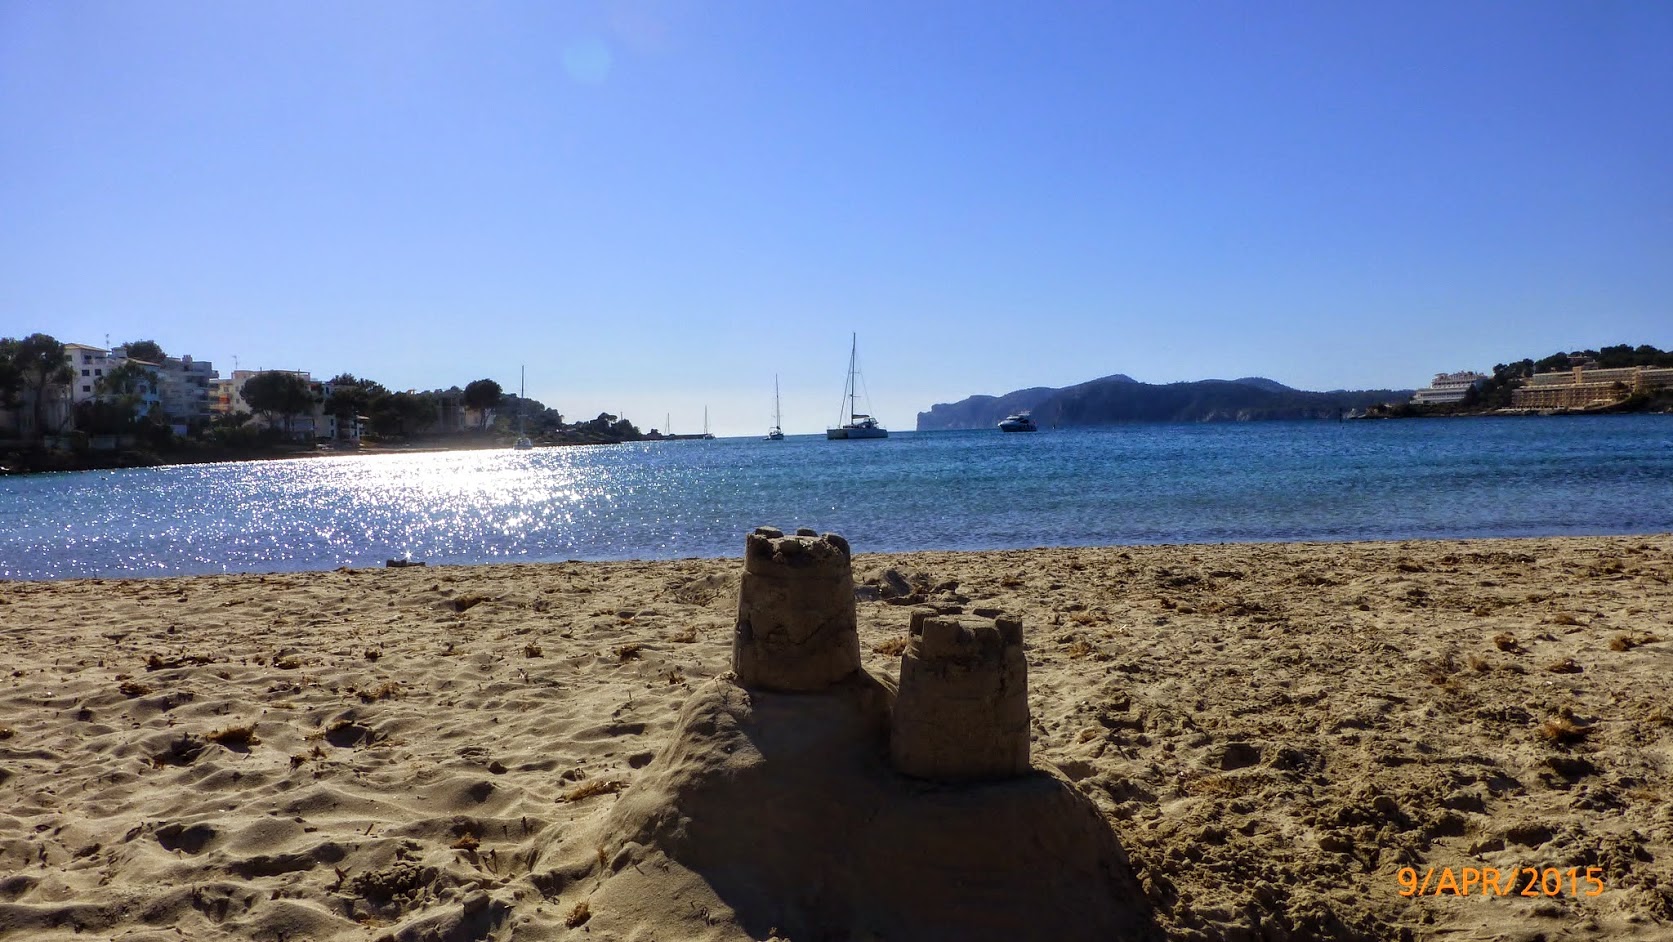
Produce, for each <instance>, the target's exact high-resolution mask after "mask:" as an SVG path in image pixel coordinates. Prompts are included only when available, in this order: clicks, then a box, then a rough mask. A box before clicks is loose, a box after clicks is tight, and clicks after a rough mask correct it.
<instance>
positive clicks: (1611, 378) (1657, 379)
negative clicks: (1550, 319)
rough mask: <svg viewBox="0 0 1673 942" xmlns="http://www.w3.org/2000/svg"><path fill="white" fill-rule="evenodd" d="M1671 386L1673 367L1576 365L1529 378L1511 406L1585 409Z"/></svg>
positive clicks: (1512, 395)
mask: <svg viewBox="0 0 1673 942" xmlns="http://www.w3.org/2000/svg"><path fill="white" fill-rule="evenodd" d="M1670 387H1673V367H1646V366H1628V367H1618V368H1615V369H1593V368H1588V367H1586V366H1575V367H1572V368H1570V369H1567V370H1560V371H1558V372H1555V373H1536V374H1534V375H1533V376H1530V377H1528V381H1527V382H1526V383H1524V384H1523V385H1522V386H1521V387H1519V388H1517V389H1513V390H1511V393H1510V404H1511V407H1512V408H1514V409H1583V408H1587V407H1589V406H1599V405H1608V404H1611V403H1615V402H1619V401H1620V400H1622V399H1625V398H1627V397H1628V396H1631V395H1634V394H1641V393H1648V392H1652V391H1654V390H1657V389H1667V388H1670Z"/></svg>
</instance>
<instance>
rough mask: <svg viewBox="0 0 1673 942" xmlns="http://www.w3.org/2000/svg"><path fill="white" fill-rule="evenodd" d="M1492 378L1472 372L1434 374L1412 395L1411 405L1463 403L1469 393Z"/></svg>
mask: <svg viewBox="0 0 1673 942" xmlns="http://www.w3.org/2000/svg"><path fill="white" fill-rule="evenodd" d="M1491 378H1492V377H1490V376H1487V375H1485V374H1482V373H1476V372H1472V371H1467V370H1466V371H1461V372H1457V373H1436V374H1435V378H1434V379H1433V380H1432V381H1430V383H1429V385H1428V386H1425V387H1424V388H1422V389H1419V390H1418V391H1417V392H1415V393H1413V394H1412V404H1413V405H1419V406H1431V405H1439V404H1441V403H1446V402H1463V401H1464V397H1465V396H1466V395H1468V394H1469V391H1470V390H1471V389H1473V388H1475V387H1477V386H1480V385H1482V384H1483V383H1486V382H1487V381H1488V380H1489V379H1491Z"/></svg>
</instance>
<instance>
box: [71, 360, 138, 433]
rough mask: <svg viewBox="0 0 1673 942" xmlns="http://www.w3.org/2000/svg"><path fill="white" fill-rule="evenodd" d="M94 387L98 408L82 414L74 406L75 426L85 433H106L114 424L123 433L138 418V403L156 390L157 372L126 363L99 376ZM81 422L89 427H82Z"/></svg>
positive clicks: (136, 364) (82, 411)
mask: <svg viewBox="0 0 1673 942" xmlns="http://www.w3.org/2000/svg"><path fill="white" fill-rule="evenodd" d="M94 388H95V389H96V390H97V392H98V394H99V402H100V406H101V408H98V409H88V410H85V414H84V410H82V409H81V408H80V407H77V410H76V427H77V428H79V429H81V430H82V431H86V432H95V431H106V432H109V431H113V429H110V428H108V426H111V425H117V426H122V428H121V429H116V430H126V429H127V428H128V427H131V426H132V425H133V423H134V420H135V419H137V418H139V414H140V408H139V407H140V403H141V402H143V401H145V397H146V396H147V395H148V394H150V393H152V392H155V391H156V389H157V373H156V371H155V370H153V369H151V368H150V367H147V366H145V365H143V364H141V363H137V362H135V361H133V360H129V361H127V362H126V363H123V364H122V365H121V366H118V367H117V368H115V369H113V370H111V371H110V372H109V373H106V374H105V375H104V376H102V377H100V379H99V382H98V385H97V386H96V387H94ZM86 404H87V403H85V402H84V403H82V405H86ZM84 419H86V420H87V421H88V422H89V423H91V424H90V425H84V424H83V420H84ZM93 426H99V427H100V428H99V429H95V428H94V427H93Z"/></svg>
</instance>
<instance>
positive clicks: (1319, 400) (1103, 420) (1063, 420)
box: [918, 374, 1411, 432]
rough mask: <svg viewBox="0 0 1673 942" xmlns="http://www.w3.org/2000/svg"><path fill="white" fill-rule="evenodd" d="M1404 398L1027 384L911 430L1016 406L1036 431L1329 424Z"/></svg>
mask: <svg viewBox="0 0 1673 942" xmlns="http://www.w3.org/2000/svg"><path fill="white" fill-rule="evenodd" d="M1410 398H1411V390H1388V389H1374V390H1333V391H1331V392H1307V391H1304V390H1299V389H1291V388H1290V387H1288V386H1285V385H1283V384H1282V383H1278V382H1275V381H1273V380H1270V379H1265V378H1262V377H1245V378H1243V379H1238V380H1221V379H1205V380H1198V381H1196V382H1190V383H1168V384H1166V385H1155V384H1151V383H1140V382H1137V381H1135V380H1133V379H1132V378H1131V377H1128V376H1123V375H1119V374H1117V375H1115V376H1106V377H1103V378H1101V379H1095V380H1091V381H1090V382H1085V383H1081V384H1079V385H1076V386H1067V387H1064V388H1062V389H1051V388H1048V387H1034V388H1032V389H1019V390H1016V391H1015V392H1009V393H1006V394H1005V395H1003V396H970V397H969V398H966V399H962V400H960V401H958V402H954V403H937V404H936V405H934V406H931V407H930V410H929V411H928V412H920V413H918V431H920V432H927V431H934V430H938V429H958V428H989V427H992V426H994V425H996V424H998V422H999V420H1000V419H1003V418H1004V417H1005V416H1007V415H1009V414H1010V413H1012V412H1016V411H1018V410H1021V409H1030V410H1032V411H1033V413H1034V419H1035V421H1036V422H1038V423H1040V425H1042V426H1075V425H1110V424H1114V423H1118V422H1250V421H1261V420H1269V419H1333V418H1336V417H1337V415H1338V414H1339V413H1341V412H1343V411H1351V410H1357V409H1367V408H1369V407H1371V406H1374V405H1379V404H1381V403H1384V402H1390V401H1399V402H1404V401H1406V400H1407V399H1410Z"/></svg>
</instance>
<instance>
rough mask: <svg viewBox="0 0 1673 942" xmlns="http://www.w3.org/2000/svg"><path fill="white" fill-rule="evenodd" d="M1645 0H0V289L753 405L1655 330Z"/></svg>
mask: <svg viewBox="0 0 1673 942" xmlns="http://www.w3.org/2000/svg"><path fill="white" fill-rule="evenodd" d="M1669 49H1673V3H1667V2H1662V0H1645V2H1636V3H1610V2H1591V0H1574V2H1567V3H1548V2H1528V0H1515V2H1493V3H1486V2H1469V0H1465V2H1456V0H1454V2H1435V3H1412V2H1399V3H1392V2H1391V3H1341V2H1334V0H1333V2H1318V3H1293V2H1272V3H1258V4H1256V3H1247V2H1210V3H1161V2H1148V3H1118V2H1111V3H1102V2H1099V3H1081V2H1061V3H1051V4H1031V3H1021V2H1015V3H977V2H970V0H956V2H955V0H948V2H908V3H900V2H895V0H888V2H876V3H869V2H838V3H777V2H766V0H751V2H727V3H710V4H699V3H684V2H679V3H632V2H629V3H610V4H600V3H587V2H562V3H546V2H519V3H491V2H482V3H476V2H472V3H464V2H460V3H448V4H438V3H428V2H415V0H400V2H371V0H356V2H352V3H327V2H284V3H279V2H272V3H227V2H222V0H213V2H208V0H206V2H191V3H187V2H166V0H147V2H140V3H135V2H100V3H90V2H75V0H63V2H51V0H0V335H21V334H24V333H28V332H32V331H35V330H44V331H47V332H49V333H51V334H53V335H55V336H57V337H58V338H59V339H61V340H67V341H68V340H74V341H81V342H88V343H102V342H103V340H104V338H105V336H106V334H109V335H110V337H111V339H112V340H113V341H115V342H122V341H125V340H131V339H137V338H142V337H145V338H154V339H156V340H158V341H159V342H160V343H161V344H162V345H163V346H164V348H165V349H166V350H168V351H169V352H171V353H190V354H193V355H194V356H197V357H199V358H207V359H212V360H213V361H214V362H215V365H216V366H217V368H219V369H221V370H222V372H223V373H226V372H228V371H230V370H231V368H232V366H233V357H234V356H237V357H238V359H239V362H240V364H241V365H243V366H245V367H270V368H289V369H306V370H309V371H311V372H312V373H314V374H315V375H316V376H321V377H325V376H330V375H333V374H335V373H338V372H341V371H349V372H353V373H356V374H358V375H362V376H369V377H372V378H374V379H377V380H379V381H381V382H383V383H384V384H385V385H387V386H390V387H392V388H408V387H421V388H423V387H433V386H448V385H453V384H458V385H461V386H462V385H464V384H465V383H466V382H469V381H470V380H473V379H477V378H480V377H484V376H488V377H493V378H495V379H498V380H499V381H500V382H501V383H502V384H504V385H505V386H506V387H507V388H508V389H513V390H514V389H515V388H516V384H517V369H518V365H519V364H522V363H527V365H528V371H529V373H528V376H529V380H528V381H529V394H530V395H531V396H533V397H535V398H538V399H541V400H543V401H545V402H546V403H547V404H549V405H552V406H554V407H557V408H559V409H561V410H562V411H564V412H565V413H566V414H568V415H571V416H575V417H590V416H592V415H596V414H597V413H598V412H599V411H602V410H610V411H618V410H620V411H622V412H625V414H626V415H627V416H628V417H630V418H632V419H633V420H635V421H636V422H637V423H638V424H639V425H641V427H646V428H648V427H651V426H661V425H663V417H664V415H665V414H668V413H671V414H672V416H673V424H674V426H675V429H676V430H678V431H695V430H696V429H697V428H698V427H699V426H700V425H701V423H702V410H703V407H704V405H705V404H706V405H707V406H708V407H709V411H710V415H711V423H712V425H713V428H714V430H715V431H716V432H717V433H720V434H751V435H753V434H760V433H761V432H762V431H764V430H765V428H766V426H767V424H768V423H769V421H770V416H771V406H772V403H771V397H772V381H773V374H774V373H778V374H780V375H781V383H782V386H783V391H784V392H783V394H784V411H785V425H786V428H787V430H788V431H792V432H813V431H817V430H819V429H821V428H823V427H824V426H825V425H826V424H828V423H829V422H831V421H832V420H833V419H835V418H836V415H837V412H838V406H839V399H840V395H841V390H842V382H843V376H844V371H845V369H846V366H847V356H848V338H849V332H850V331H858V333H859V336H860V354H861V361H862V365H863V366H864V368H865V372H866V382H867V386H868V388H869V391H870V394H871V402H872V406H873V408H874V411H875V412H876V413H877V414H878V415H879V417H880V418H882V420H883V421H884V423H885V424H887V425H889V426H890V427H892V428H895V429H910V428H911V427H912V426H913V423H914V420H915V413H916V412H918V411H919V410H923V409H927V408H928V407H929V406H930V405H931V404H932V403H935V402H940V401H952V400H956V399H959V398H962V397H964V396H966V395H969V394H972V393H1003V392H1006V391H1009V390H1011V389H1016V388H1020V387H1025V386H1033V385H1051V386H1059V385H1067V384H1070V383H1075V382H1080V381H1083V380H1086V379H1090V378H1093V377H1096V376H1101V375H1106V374H1109V373H1116V372H1121V373H1127V374H1130V375H1132V376H1133V377H1135V378H1137V379H1141V380H1145V381H1150V382H1171V381H1175V380H1183V379H1202V378H1210V377H1220V378H1231V377H1235V376H1243V375H1251V374H1257V375H1263V376H1268V377H1271V378H1273V379H1277V380H1279V381H1281V382H1284V383H1288V384H1290V385H1293V386H1297V387H1301V388H1308V389H1330V388H1340V387H1351V388H1365V387H1384V386H1392V387H1411V386H1416V385H1421V384H1423V383H1424V382H1425V381H1426V380H1427V379H1428V378H1429V377H1430V375H1431V374H1433V373H1434V372H1436V371H1439V370H1454V369H1462V368H1478V369H1486V368H1490V367H1491V366H1492V365H1493V364H1494V363H1495V362H1498V361H1502V360H1505V359H1512V358H1516V357H1519V356H1522V355H1532V356H1541V355H1544V354H1547V353H1550V352H1552V351H1555V350H1558V349H1569V348H1575V347H1587V346H1596V345H1600V344H1609V343H1618V342H1631V343H1654V344H1656V345H1657V346H1661V347H1664V348H1667V347H1673V55H1670V54H1669V52H1668V50H1669Z"/></svg>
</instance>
